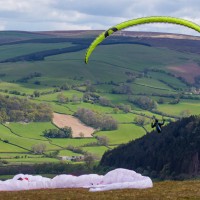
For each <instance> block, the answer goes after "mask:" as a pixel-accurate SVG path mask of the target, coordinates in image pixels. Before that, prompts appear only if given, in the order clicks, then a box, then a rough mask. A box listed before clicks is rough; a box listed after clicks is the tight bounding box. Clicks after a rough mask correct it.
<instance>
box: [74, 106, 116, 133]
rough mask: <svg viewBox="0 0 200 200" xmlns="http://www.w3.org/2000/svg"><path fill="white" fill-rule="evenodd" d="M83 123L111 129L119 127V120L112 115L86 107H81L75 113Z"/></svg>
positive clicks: (106, 129) (105, 129)
mask: <svg viewBox="0 0 200 200" xmlns="http://www.w3.org/2000/svg"><path fill="white" fill-rule="evenodd" d="M75 116H76V117H78V118H79V119H80V120H81V121H82V122H83V123H85V124H87V125H88V126H92V127H94V128H96V129H100V130H104V131H109V130H116V129H117V128H118V122H117V121H116V120H115V119H113V117H112V116H108V115H106V114H102V113H99V112H95V111H92V110H89V109H86V108H79V109H78V110H77V112H76V113H75Z"/></svg>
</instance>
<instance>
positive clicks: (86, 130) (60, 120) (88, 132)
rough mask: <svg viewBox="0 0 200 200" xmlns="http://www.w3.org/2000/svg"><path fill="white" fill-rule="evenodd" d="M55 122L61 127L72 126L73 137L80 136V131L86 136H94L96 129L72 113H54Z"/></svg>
mask: <svg viewBox="0 0 200 200" xmlns="http://www.w3.org/2000/svg"><path fill="white" fill-rule="evenodd" d="M53 123H54V124H55V125H56V126H58V127H59V128H63V127H65V126H68V127H71V128H72V131H73V137H80V133H83V134H84V137H92V133H94V131H95V129H94V128H92V127H89V126H86V125H85V124H83V123H82V122H81V121H80V120H78V119H77V118H75V117H73V116H71V115H64V114H59V113H54V114H53Z"/></svg>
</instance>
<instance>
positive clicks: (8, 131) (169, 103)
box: [0, 32, 200, 165]
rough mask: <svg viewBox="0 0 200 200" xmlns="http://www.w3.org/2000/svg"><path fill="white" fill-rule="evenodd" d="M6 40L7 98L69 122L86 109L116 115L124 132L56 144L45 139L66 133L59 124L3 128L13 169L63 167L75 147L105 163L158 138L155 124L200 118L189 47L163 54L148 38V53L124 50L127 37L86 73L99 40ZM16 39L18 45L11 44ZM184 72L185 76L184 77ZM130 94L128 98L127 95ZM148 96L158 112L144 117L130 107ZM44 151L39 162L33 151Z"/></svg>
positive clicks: (2, 72) (99, 53) (104, 50)
mask: <svg viewBox="0 0 200 200" xmlns="http://www.w3.org/2000/svg"><path fill="white" fill-rule="evenodd" d="M55 34H56V33H55ZM95 34H96V33H95ZM1 35H2V38H4V39H5V41H6V42H7V43H6V44H1V46H0V52H1V54H0V94H1V95H6V96H9V97H13V96H17V97H19V98H27V99H29V100H30V101H31V102H34V103H41V102H43V103H46V104H49V105H50V106H51V108H52V110H53V112H54V113H59V114H65V115H70V116H74V115H75V113H76V112H77V110H78V109H79V108H85V109H89V110H92V111H95V112H97V113H101V114H106V115H109V116H111V117H113V118H114V119H115V120H116V121H117V122H118V129H117V130H111V131H105V130H95V132H94V133H93V135H92V136H93V137H91V138H87V137H85V136H86V135H87V134H85V135H84V137H79V136H76V137H75V138H51V139H50V138H46V137H44V135H43V132H44V131H45V130H47V129H59V128H58V126H57V125H55V124H54V123H53V120H52V121H49V122H29V123H25V122H18V123H16V122H7V123H2V124H1V125H0V139H1V140H0V158H1V159H2V160H4V161H6V162H4V164H3V165H14V164H20V163H22V164H25V163H30V164H34V163H42V162H60V160H59V159H58V156H60V157H62V156H76V155H80V153H75V152H73V151H71V150H69V149H68V147H69V146H73V147H79V148H81V149H82V150H83V151H85V152H88V153H91V154H94V155H96V156H97V157H98V160H99V159H100V158H101V156H102V155H103V153H104V152H105V151H107V150H108V149H109V148H113V147H116V146H118V145H120V144H123V143H127V142H129V141H130V140H134V139H137V138H139V137H142V136H143V135H145V134H146V131H151V127H150V123H151V118H152V116H156V117H157V118H159V119H161V118H162V116H163V117H165V118H166V119H167V120H168V122H170V121H173V120H177V119H178V118H180V117H183V116H181V115H182V114H181V113H183V111H187V112H186V113H187V114H190V115H192V114H195V115H198V114H199V113H200V107H199V101H200V97H199V94H198V92H197V93H195V92H191V88H192V87H193V88H194V87H197V88H198V81H197V79H195V76H196V75H195V74H194V73H193V72H192V71H191V70H189V68H190V67H191V66H192V67H195V70H196V71H198V70H199V68H200V67H199V63H200V58H199V54H198V52H194V51H193V52H187V51H188V49H186V50H185V51H184V48H185V47H184V43H183V44H182V45H183V46H182V48H183V51H179V49H177V48H175V47H174V46H173V45H171V46H170V47H169V46H165V45H164V46H162V47H160V46H159V45H158V41H157V40H156V39H152V40H151V39H147V38H143V39H141V40H144V41H145V42H146V43H147V44H149V45H144V44H142V43H141V44H138V43H137V44H136V43H134V42H135V41H136V42H138V38H134V37H130V38H128V39H127V38H126V43H123V37H118V38H117V36H115V37H114V38H115V39H113V40H112V39H111V43H110V44H109V42H107V43H105V44H104V45H100V46H99V47H98V48H97V49H96V50H95V51H94V52H93V55H92V56H91V58H90V61H89V64H88V65H85V64H84V55H85V50H86V48H87V46H88V45H89V44H90V42H91V41H92V39H93V38H94V36H95V35H94V34H88V36H87V35H85V34H84V33H83V34H82V35H81V34H80V35H78V36H77V35H76V36H74V37H73V35H71V36H70V37H67V36H66V37H65V38H60V37H61V36H57V38H56V39H55V38H53V37H55V35H54V36H53V35H51V34H47V33H46V34H44V35H43V34H36V33H35V34H30V33H29V34H28V33H20V32H15V33H9V34H8V33H7V32H5V33H4V32H1ZM8 36H9V37H8ZM16 39H17V42H15V43H12V44H11V43H9V41H10V42H12V41H16ZM116 39H118V42H116ZM22 40H23V42H22ZM140 42H141V41H140ZM160 43H162V39H161V41H160ZM192 44H193V43H192V42H191V45H192ZM168 45H169V44H168ZM191 48H192V46H191ZM41 52H42V53H41ZM49 52H50V53H49ZM52 52H54V53H52ZM40 54H41V57H40ZM158 55H159V56H158ZM13 58H15V60H14V61H13ZM175 67H178V68H175ZM181 67H183V70H182V71H181V72H180V70H181ZM187 67H188V68H187ZM175 69H176V72H175V71H174V70H175ZM177 69H178V70H179V71H177ZM187 69H188V70H187ZM35 74H36V75H35ZM187 74H189V75H188V77H189V78H188V79H187ZM195 80H196V82H195ZM191 84H196V85H191ZM65 87H67V88H65ZM123 87H124V88H125V87H126V88H128V90H127V91H126V92H124V90H122V89H121V88H123ZM36 93H37V94H38V95H35V94H36ZM86 93H92V94H93V95H97V96H98V97H101V98H104V99H106V102H108V103H107V104H106V105H105V104H103V103H101V102H95V101H93V100H89V101H84V95H85V94H86ZM61 95H62V96H63V97H65V98H66V99H67V100H66V101H65V102H62V101H61V100H60V99H59V96H61ZM141 96H145V97H150V98H152V99H153V100H154V101H156V105H157V107H156V108H155V109H153V110H152V109H151V110H148V109H143V108H141V107H139V106H138V104H136V103H134V101H130V99H137V98H138V97H141ZM177 99H178V101H177V102H176V103H174V102H175V100H177ZM123 106H126V108H128V110H127V109H126V110H125V109H123ZM116 108H117V109H116ZM137 117H144V120H145V123H144V126H143V127H142V126H141V125H138V124H136V123H135V118H137ZM168 122H167V123H168ZM69 124H70V123H69ZM80 132H82V130H80ZM102 136H103V137H106V138H107V139H108V144H106V145H103V146H102V145H99V144H98V137H102ZM37 144H44V145H45V151H44V153H43V154H42V155H35V154H34V152H33V151H32V148H33V146H34V145H37ZM52 152H58V154H57V157H54V158H51V157H49V156H48V155H49V154H50V153H52ZM25 155H26V156H25Z"/></svg>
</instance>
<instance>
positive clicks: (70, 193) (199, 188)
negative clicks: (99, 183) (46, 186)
mask: <svg viewBox="0 0 200 200" xmlns="http://www.w3.org/2000/svg"><path fill="white" fill-rule="evenodd" d="M0 199H1V200H4V199H6V200H7V199H11V200H12V199H29V200H32V199H34V200H37V199H40V200H46V199H51V200H54V199H55V200H56V199H59V200H61V199H74V200H77V199H83V200H84V199H90V200H92V199H95V200H97V199H98V200H99V199H106V200H108V199H118V200H119V199H126V200H127V199H137V200H139V199H142V200H144V199H148V200H149V199H153V200H156V199H162V200H165V199H168V200H169V199H173V200H178V199H193V200H194V199H195V200H197V199H200V181H164V182H156V183H154V187H153V188H151V189H144V190H139V189H129V190H113V191H107V192H97V193H92V192H88V190H87V189H50V190H32V191H19V192H0Z"/></svg>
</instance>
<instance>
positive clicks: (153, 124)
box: [151, 118, 165, 133]
mask: <svg viewBox="0 0 200 200" xmlns="http://www.w3.org/2000/svg"><path fill="white" fill-rule="evenodd" d="M164 123H165V119H163V121H162V123H160V122H158V119H156V118H155V119H154V122H152V123H151V128H154V127H156V130H157V132H158V133H160V132H161V131H162V129H161V127H162V126H163V125H164Z"/></svg>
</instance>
